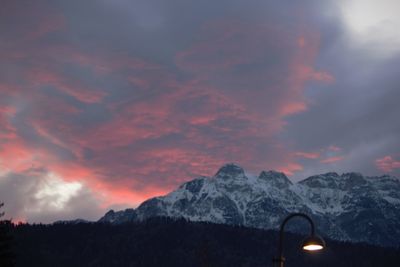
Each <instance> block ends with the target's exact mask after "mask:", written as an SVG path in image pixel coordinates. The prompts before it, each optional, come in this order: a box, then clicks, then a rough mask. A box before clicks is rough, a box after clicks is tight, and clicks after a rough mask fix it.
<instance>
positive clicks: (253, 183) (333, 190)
mask: <svg viewBox="0 0 400 267" xmlns="http://www.w3.org/2000/svg"><path fill="white" fill-rule="evenodd" d="M293 212H303V213H306V214H308V215H310V216H311V217H312V218H313V220H314V222H315V224H316V228H317V232H318V233H319V234H320V235H322V236H326V237H329V238H332V239H336V240H343V241H351V242H365V243H369V244H374V245H380V246H391V247H399V245H400V241H399V240H400V180H399V179H398V178H396V177H393V176H389V175H383V176H363V175H361V174H360V173H344V174H342V175H339V174H337V173H335V172H329V173H325V174H320V175H315V176H311V177H308V178H306V179H304V180H302V181H299V182H297V183H292V182H291V181H290V180H289V179H288V177H287V176H286V175H285V174H284V173H281V172H276V171H262V172H261V173H260V174H259V175H258V176H256V175H252V174H249V173H246V172H245V171H244V169H243V168H241V167H240V166H238V165H236V164H226V165H224V166H222V167H221V168H220V169H219V170H218V172H217V173H216V174H215V175H214V176H213V177H199V178H196V179H194V180H191V181H189V182H186V183H184V184H182V185H181V186H179V187H178V188H177V189H176V190H174V191H172V192H170V193H169V194H167V195H165V196H160V197H154V198H151V199H148V200H146V201H144V202H143V203H142V204H141V205H139V206H138V207H137V208H136V209H133V208H132V209H125V210H121V211H113V210H110V211H108V212H107V213H106V214H105V215H104V216H103V217H102V218H101V219H100V220H99V222H103V223H112V224H121V223H124V222H132V221H143V220H145V219H148V218H152V217H160V216H165V217H173V218H185V219H187V220H190V221H206V222H213V223H221V224H230V225H242V226H246V227H254V228H261V229H278V228H279V225H280V223H281V221H282V220H283V218H284V217H285V216H287V215H288V214H290V213H293ZM307 227H309V226H307V225H306V224H305V222H303V221H301V220H299V221H298V222H296V223H295V222H293V223H289V224H288V230H290V231H294V232H301V233H305V232H307V231H308V230H307Z"/></svg>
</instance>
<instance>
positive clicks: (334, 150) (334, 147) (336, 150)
mask: <svg viewBox="0 0 400 267" xmlns="http://www.w3.org/2000/svg"><path fill="white" fill-rule="evenodd" d="M328 150H329V151H333V152H339V151H341V150H342V149H341V148H340V147H338V146H334V145H331V146H329V147H328Z"/></svg>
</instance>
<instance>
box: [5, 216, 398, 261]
mask: <svg viewBox="0 0 400 267" xmlns="http://www.w3.org/2000/svg"><path fill="white" fill-rule="evenodd" d="M12 233H13V235H14V250H15V254H16V261H17V266H41V267H46V266H51V267H55V266H75V267H77V266H124V267H125V266H146V267H151V266H190V267H196V266H199V267H201V266H218V267H223V266H230V267H231V266H249V267H250V266H252V267H257V266H271V258H272V256H274V254H275V248H276V244H277V233H276V232H273V231H263V230H258V229H249V228H244V227H232V226H227V225H217V224H210V223H193V222H187V221H184V220H171V219H166V218H155V219H150V220H148V221H145V222H142V223H131V224H121V225H109V224H100V223H79V224H54V225H18V226H15V227H14V228H13V230H12ZM286 237H287V238H286V240H285V254H286V258H287V262H286V266H287V267H290V266H296V267H302V266H308V267H312V266H325V267H330V266H335V267H336V266H341V267H346V266H353V267H354V266H360V267H368V266H396V267H397V266H400V265H399V264H400V251H399V250H397V251H396V250H394V249H386V248H379V247H373V246H368V245H363V244H350V243H341V242H337V241H336V242H335V241H331V240H327V245H328V248H327V249H326V250H325V251H324V252H320V253H318V254H313V255H311V254H307V253H303V252H301V251H300V249H299V245H300V242H301V240H302V237H301V236H298V235H292V234H288V235H287V236H286Z"/></svg>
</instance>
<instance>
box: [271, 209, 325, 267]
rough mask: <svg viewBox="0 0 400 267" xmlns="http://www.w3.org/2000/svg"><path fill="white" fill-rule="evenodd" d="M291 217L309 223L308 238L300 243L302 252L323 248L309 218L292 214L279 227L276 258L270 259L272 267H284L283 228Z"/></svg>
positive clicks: (323, 243) (320, 239) (323, 244)
mask: <svg viewBox="0 0 400 267" xmlns="http://www.w3.org/2000/svg"><path fill="white" fill-rule="evenodd" d="M293 217H302V218H304V219H306V220H307V221H308V222H309V223H310V226H311V229H310V230H311V232H310V236H309V237H307V238H306V239H304V241H303V243H302V248H303V250H307V251H315V250H321V249H323V248H324V247H325V241H324V240H323V239H322V238H321V237H319V236H317V235H315V227H314V222H313V221H312V220H311V218H310V217H309V216H308V215H306V214H304V213H292V214H290V215H289V216H287V217H286V218H285V219H284V220H283V222H282V224H281V227H280V231H279V243H278V257H276V258H273V259H272V262H273V264H274V266H276V267H284V263H285V258H284V257H283V237H284V228H285V225H286V223H287V222H288V221H289V220H290V219H292V218H293Z"/></svg>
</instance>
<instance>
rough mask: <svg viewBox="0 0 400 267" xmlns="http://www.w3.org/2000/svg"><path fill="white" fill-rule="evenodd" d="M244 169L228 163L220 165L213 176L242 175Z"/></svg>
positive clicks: (228, 177)
mask: <svg viewBox="0 0 400 267" xmlns="http://www.w3.org/2000/svg"><path fill="white" fill-rule="evenodd" d="M244 176H245V174H244V170H243V168H242V167H240V166H239V165H236V164H234V163H228V164H225V165H224V166H222V167H221V168H220V169H219V170H218V172H217V173H216V174H215V178H222V179H230V178H235V177H244Z"/></svg>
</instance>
